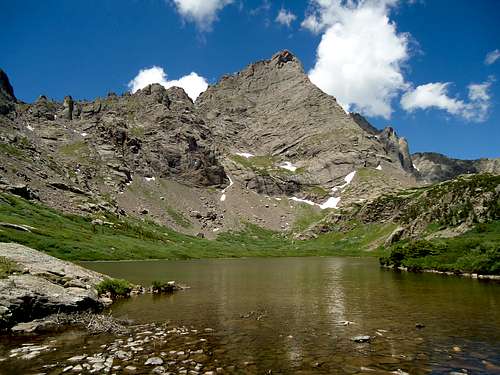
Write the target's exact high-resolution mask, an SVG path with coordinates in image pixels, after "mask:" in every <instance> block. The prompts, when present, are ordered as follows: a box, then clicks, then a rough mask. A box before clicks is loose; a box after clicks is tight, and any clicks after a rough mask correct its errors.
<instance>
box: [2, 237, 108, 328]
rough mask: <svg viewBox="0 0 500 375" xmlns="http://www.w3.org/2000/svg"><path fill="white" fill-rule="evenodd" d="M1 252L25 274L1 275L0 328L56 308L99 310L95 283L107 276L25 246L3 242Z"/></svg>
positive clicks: (55, 310)
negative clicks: (4, 276)
mask: <svg viewBox="0 0 500 375" xmlns="http://www.w3.org/2000/svg"><path fill="white" fill-rule="evenodd" d="M0 256H2V257H5V258H8V259H10V260H12V261H14V262H16V263H17V264H18V265H19V268H20V269H22V274H14V275H11V276H9V277H8V278H6V279H0V328H1V329H5V328H9V327H12V326H13V325H14V324H16V323H18V322H27V321H31V320H33V319H38V318H42V317H45V316H47V315H50V314H53V313H57V312H75V311H83V310H89V309H90V310H99V309H101V308H102V307H103V304H102V303H101V301H100V300H99V299H98V297H97V292H96V290H95V285H96V284H98V283H99V282H100V281H102V280H104V278H105V276H103V275H101V274H99V273H97V272H94V271H90V270H87V269H85V268H83V267H80V266H77V265H75V264H72V263H70V262H65V261H61V260H59V259H56V258H54V257H51V256H50V255H47V254H44V253H41V252H39V251H36V250H33V249H30V248H28V247H26V246H22V245H18V244H12V243H0Z"/></svg>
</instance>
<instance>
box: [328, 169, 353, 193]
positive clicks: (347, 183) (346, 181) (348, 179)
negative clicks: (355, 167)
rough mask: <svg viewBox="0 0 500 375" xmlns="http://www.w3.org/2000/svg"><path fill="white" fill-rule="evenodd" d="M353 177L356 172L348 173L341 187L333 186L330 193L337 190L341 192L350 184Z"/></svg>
mask: <svg viewBox="0 0 500 375" xmlns="http://www.w3.org/2000/svg"><path fill="white" fill-rule="evenodd" d="M355 175H356V171H352V172H351V173H349V174H348V175H347V176H345V177H344V181H345V183H344V184H342V185H339V186H334V187H333V188H332V192H336V191H337V190H342V189H343V188H345V187H346V186H347V185H349V184H350V183H351V181H352V179H353V178H354V176H355Z"/></svg>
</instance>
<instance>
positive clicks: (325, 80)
mask: <svg viewBox="0 0 500 375" xmlns="http://www.w3.org/2000/svg"><path fill="white" fill-rule="evenodd" d="M396 4H397V0H357V1H356V0H349V1H342V0H311V6H312V11H311V12H310V13H309V14H308V15H307V17H306V18H305V19H304V21H303V22H302V27H303V28H306V29H308V30H310V31H312V32H314V33H319V32H322V33H323V35H322V37H321V42H320V44H319V46H318V48H317V51H316V62H315V65H314V67H313V69H312V70H311V71H310V72H309V78H310V79H311V81H312V82H313V83H314V84H315V85H316V86H318V87H319V88H320V89H322V90H323V91H324V92H326V93H328V94H330V95H334V96H335V97H336V98H337V101H338V102H339V104H341V105H342V107H343V108H344V109H345V110H346V111H351V110H355V111H359V112H363V113H364V114H366V115H368V116H381V117H383V118H390V116H391V113H392V104H391V102H392V100H393V99H394V98H395V97H396V96H398V95H399V94H400V92H401V91H402V90H405V89H407V87H408V84H407V83H406V82H405V79H404V77H403V73H402V66H403V64H404V62H405V61H406V60H407V59H408V58H409V35H408V34H405V33H398V31H397V28H396V24H395V23H394V22H392V21H390V19H389V13H390V10H391V8H392V7H393V6H395V5H396Z"/></svg>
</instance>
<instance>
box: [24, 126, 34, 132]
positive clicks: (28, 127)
mask: <svg viewBox="0 0 500 375" xmlns="http://www.w3.org/2000/svg"><path fill="white" fill-rule="evenodd" d="M26 128H27V129H28V130H29V131H31V132H32V131H33V130H35V129H34V128H33V126H31V125H27V126H26Z"/></svg>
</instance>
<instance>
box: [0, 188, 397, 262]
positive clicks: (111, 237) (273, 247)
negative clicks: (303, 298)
mask: <svg viewBox="0 0 500 375" xmlns="http://www.w3.org/2000/svg"><path fill="white" fill-rule="evenodd" d="M101 219H102V220H103V221H105V222H107V224H105V225H93V224H92V218H90V217H82V216H77V215H65V214H62V213H60V212H57V211H55V210H53V209H50V208H47V207H45V206H43V205H41V204H38V203H34V202H31V201H26V200H24V199H21V198H19V197H16V196H13V195H10V194H0V222H1V223H0V241H1V242H17V243H21V244H24V245H27V246H30V247H32V248H35V249H38V250H41V251H44V252H46V253H48V254H50V255H53V256H55V257H58V258H61V259H68V260H118V259H188V258H217V257H249V256H313V255H316V256H326V255H346V256H361V255H372V256H380V255H382V254H381V253H380V252H378V251H373V250H369V249H373V248H376V247H377V245H378V244H379V243H380V242H381V241H383V240H384V239H385V238H386V237H387V236H388V235H389V234H390V233H391V231H392V230H393V229H394V225H392V224H385V225H380V224H369V225H359V226H357V227H355V228H354V229H353V230H352V231H350V232H348V233H340V232H336V233H327V234H323V235H320V236H318V238H316V239H313V240H308V241H295V240H293V239H292V238H291V236H286V235H284V234H282V233H276V232H273V231H269V230H265V229H262V228H259V227H257V226H254V225H250V224H249V225H247V227H246V230H244V231H241V232H233V233H222V234H220V235H219V236H218V238H217V240H206V239H203V238H198V237H192V236H188V235H184V234H180V233H177V232H175V231H173V230H171V229H169V228H167V227H163V226H160V225H157V224H155V223H153V222H149V221H141V220H138V219H132V218H119V217H115V216H111V215H108V216H107V217H101ZM5 223H9V224H17V225H24V226H26V229H27V230H21V229H19V228H18V229H15V228H13V227H12V226H8V225H5Z"/></svg>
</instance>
